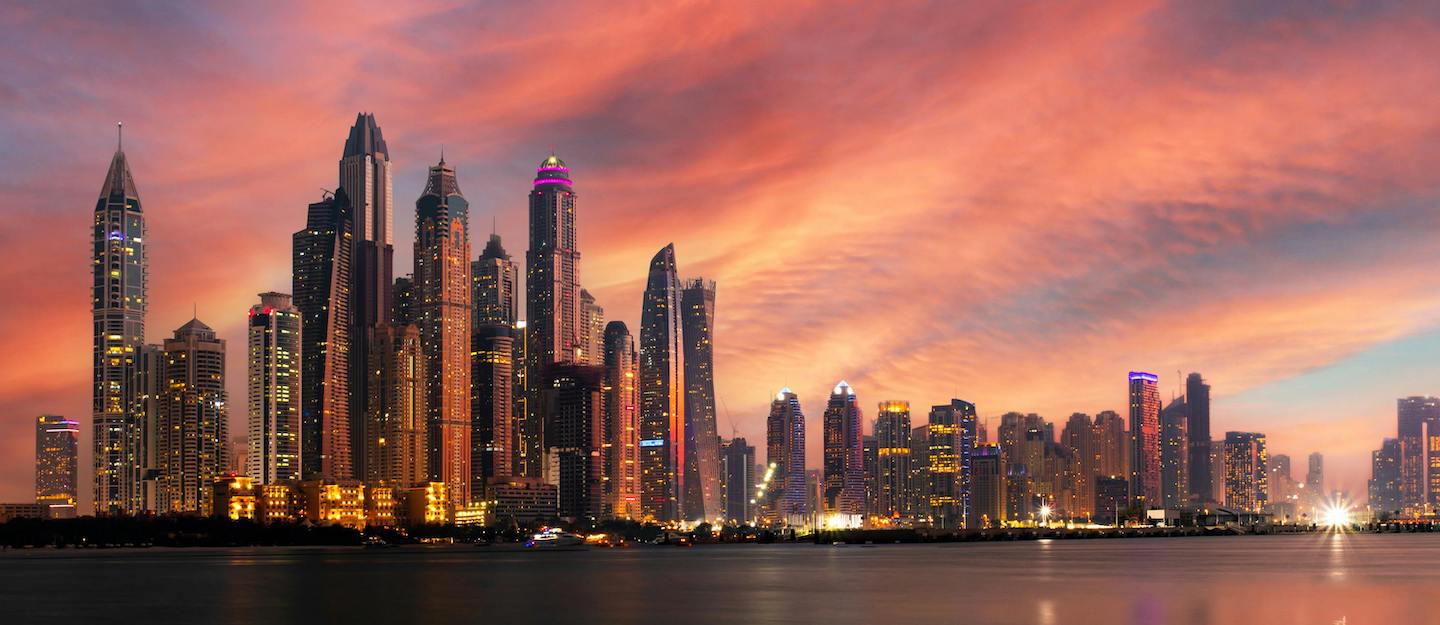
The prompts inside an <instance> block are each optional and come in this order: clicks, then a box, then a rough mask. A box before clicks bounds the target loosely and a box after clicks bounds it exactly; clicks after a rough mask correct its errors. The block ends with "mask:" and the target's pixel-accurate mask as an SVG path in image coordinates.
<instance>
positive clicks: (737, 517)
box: [720, 438, 758, 525]
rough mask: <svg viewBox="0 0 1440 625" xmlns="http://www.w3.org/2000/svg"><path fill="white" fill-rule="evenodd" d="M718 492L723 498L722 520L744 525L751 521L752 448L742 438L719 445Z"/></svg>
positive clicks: (753, 462) (752, 518) (753, 516)
mask: <svg viewBox="0 0 1440 625" xmlns="http://www.w3.org/2000/svg"><path fill="white" fill-rule="evenodd" d="M720 476H721V480H720V490H721V492H722V493H723V494H724V498H723V499H724V502H725V509H724V516H725V521H726V522H727V523H731V524H735V525H747V524H749V523H751V522H753V521H754V519H755V505H754V504H752V503H750V502H751V501H752V499H751V497H752V495H753V494H754V493H753V491H754V488H755V484H756V483H757V481H758V480H757V478H756V476H755V446H754V445H750V444H747V443H746V442H745V439H743V438H732V439H730V440H728V441H725V442H724V443H722V444H721V445H720Z"/></svg>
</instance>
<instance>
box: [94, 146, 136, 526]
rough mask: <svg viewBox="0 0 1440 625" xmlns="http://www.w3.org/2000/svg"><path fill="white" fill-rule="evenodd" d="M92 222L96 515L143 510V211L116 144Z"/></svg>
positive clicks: (123, 154)
mask: <svg viewBox="0 0 1440 625" xmlns="http://www.w3.org/2000/svg"><path fill="white" fill-rule="evenodd" d="M91 227H92V231H91V234H92V239H91V240H92V243H93V249H92V254H93V255H92V259H93V261H94V266H93V272H94V276H93V278H94V279H93V282H92V285H91V286H92V288H91V299H90V302H91V312H92V317H93V321H94V330H95V342H94V379H93V383H94V386H93V393H92V396H91V399H92V408H91V425H92V427H93V432H92V435H93V436H92V440H91V443H92V444H93V446H94V447H93V452H94V453H93V460H94V469H95V471H94V479H95V492H94V496H95V499H94V501H95V513H96V514H98V515H114V514H136V513H138V512H141V511H142V510H143V508H144V494H143V492H142V488H141V484H140V479H141V469H142V468H143V464H144V458H145V456H146V449H145V448H144V428H145V415H144V414H142V413H140V412H139V411H138V410H137V406H138V404H139V402H138V401H137V399H138V397H137V396H138V394H139V392H138V391H137V389H136V388H135V385H136V373H137V362H136V359H137V357H138V356H139V352H140V350H141V349H142V348H143V347H144V344H145V306H146V304H147V303H148V302H149V300H148V299H146V285H147V282H148V279H149V269H148V265H147V263H146V251H145V243H146V241H145V215H144V214H143V213H142V212H141V210H140V195H139V193H138V192H137V191H136V190H135V180H134V178H133V177H132V176H131V175H130V165H129V162H128V161H127V160H126V158H125V152H124V151H123V150H121V149H120V146H119V145H117V146H116V148H115V155H114V156H112V157H111V159H110V168H109V170H108V171H106V173H105V182H104V184H102V185H101V187H100V198H99V200H98V201H96V202H95V216H94V222H93V223H92V224H91Z"/></svg>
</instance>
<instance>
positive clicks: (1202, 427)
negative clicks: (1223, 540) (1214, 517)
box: [1185, 373, 1215, 505]
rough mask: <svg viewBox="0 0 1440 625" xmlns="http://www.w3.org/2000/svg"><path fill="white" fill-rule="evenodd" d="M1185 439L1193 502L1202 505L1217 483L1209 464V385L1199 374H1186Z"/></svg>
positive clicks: (1211, 494)
mask: <svg viewBox="0 0 1440 625" xmlns="http://www.w3.org/2000/svg"><path fill="white" fill-rule="evenodd" d="M1185 438H1186V445H1187V449H1188V457H1187V458H1186V467H1185V469H1186V472H1187V475H1186V486H1187V487H1188V488H1189V490H1190V501H1191V503H1193V504H1196V505H1198V504H1203V503H1205V502H1207V501H1211V500H1213V499H1214V493H1215V485H1214V483H1213V480H1212V477H1211V475H1212V473H1213V470H1212V468H1211V466H1210V385H1209V384H1206V383H1205V378H1203V377H1201V376H1200V374H1198V373H1191V374H1190V375H1188V376H1185Z"/></svg>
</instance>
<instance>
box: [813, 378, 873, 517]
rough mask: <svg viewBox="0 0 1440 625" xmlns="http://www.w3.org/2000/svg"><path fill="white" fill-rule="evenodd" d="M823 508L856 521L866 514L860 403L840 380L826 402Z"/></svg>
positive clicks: (827, 512) (852, 391) (847, 385)
mask: <svg viewBox="0 0 1440 625" xmlns="http://www.w3.org/2000/svg"><path fill="white" fill-rule="evenodd" d="M823 420H824V427H825V465H824V470H825V477H824V479H825V483H824V486H823V488H824V499H823V505H824V512H825V514H827V515H838V516H839V517H842V518H844V519H845V521H844V524H845V525H846V526H849V525H853V524H855V523H856V522H858V521H859V520H860V517H861V516H862V515H863V514H865V468H864V462H865V456H864V453H863V444H864V440H863V439H864V434H863V433H862V432H861V429H860V428H861V424H862V423H863V422H864V419H863V417H861V415H860V403H859V401H857V400H856V398H855V389H853V388H851V387H850V385H849V384H848V383H846V382H845V381H844V380H841V381H840V383H839V384H836V385H835V388H834V390H832V391H830V400H829V402H827V403H826V404H825V414H824V419H823Z"/></svg>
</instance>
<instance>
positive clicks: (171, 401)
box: [155, 319, 229, 514]
mask: <svg viewBox="0 0 1440 625" xmlns="http://www.w3.org/2000/svg"><path fill="white" fill-rule="evenodd" d="M164 367H165V369H164V373H165V385H164V388H165V392H164V393H163V394H162V395H161V399H160V411H159V414H158V415H157V423H156V427H155V431H156V440H155V445H156V449H155V456H156V460H157V462H158V465H159V466H158V467H157V469H158V470H159V479H158V484H157V493H156V499H157V507H158V511H159V512H160V513H162V514H163V513H174V512H178V513H188V514H204V513H207V512H208V511H209V510H210V509H211V506H210V497H211V494H212V489H211V484H212V483H213V482H214V481H215V478H216V477H218V476H220V475H222V474H223V473H224V471H225V466H226V461H227V459H228V455H229V448H228V446H227V444H228V431H229V428H228V423H227V417H226V414H227V410H226V405H225V404H226V393H225V341H223V340H220V339H218V338H216V337H215V331H214V330H212V329H210V326H207V325H205V324H203V323H201V322H200V320H199V319H191V320H190V321H188V322H186V323H185V325H182V326H180V328H179V329H177V330H175V336H174V338H170V339H166V340H165V365H164Z"/></svg>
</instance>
